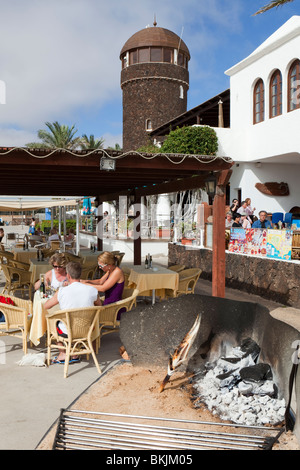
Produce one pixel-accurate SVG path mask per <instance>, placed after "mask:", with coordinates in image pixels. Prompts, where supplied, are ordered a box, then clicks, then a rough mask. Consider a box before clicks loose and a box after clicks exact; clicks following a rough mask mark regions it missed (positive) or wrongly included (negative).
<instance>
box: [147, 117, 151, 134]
mask: <svg viewBox="0 0 300 470" xmlns="http://www.w3.org/2000/svg"><path fill="white" fill-rule="evenodd" d="M146 131H149V132H150V131H152V121H151V119H146Z"/></svg>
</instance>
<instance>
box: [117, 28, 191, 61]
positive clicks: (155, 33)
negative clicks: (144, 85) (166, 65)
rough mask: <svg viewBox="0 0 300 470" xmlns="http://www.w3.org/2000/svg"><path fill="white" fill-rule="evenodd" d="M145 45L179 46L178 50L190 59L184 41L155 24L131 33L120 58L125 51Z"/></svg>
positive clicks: (175, 47)
mask: <svg viewBox="0 0 300 470" xmlns="http://www.w3.org/2000/svg"><path fill="white" fill-rule="evenodd" d="M147 46H162V47H171V48H174V49H178V47H179V48H180V50H181V51H182V52H184V53H185V54H186V55H187V56H188V59H190V52H189V50H188V48H187V46H186V44H185V43H184V41H182V39H180V37H179V36H177V34H175V33H173V32H172V31H170V30H169V29H165V28H158V27H157V26H152V27H148V28H145V29H142V30H141V31H138V32H137V33H135V34H133V36H131V37H130V38H129V39H128V41H126V43H125V44H124V46H123V48H122V50H121V53H120V58H121V57H122V56H123V54H124V53H125V52H127V51H130V50H132V49H136V48H140V47H147Z"/></svg>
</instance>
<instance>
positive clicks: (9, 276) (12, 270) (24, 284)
mask: <svg viewBox="0 0 300 470" xmlns="http://www.w3.org/2000/svg"><path fill="white" fill-rule="evenodd" d="M1 267H2V270H3V274H4V276H5V280H6V283H5V286H4V289H3V291H2V293H7V294H8V295H10V293H11V292H13V293H14V292H16V291H18V290H20V291H22V296H23V297H24V293H25V291H26V290H28V295H29V299H30V300H31V298H32V292H31V288H32V287H33V286H32V283H31V272H30V271H27V270H25V269H21V268H17V267H15V266H11V265H10V264H2V265H1Z"/></svg>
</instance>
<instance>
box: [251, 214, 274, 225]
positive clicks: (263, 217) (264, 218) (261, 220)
mask: <svg viewBox="0 0 300 470" xmlns="http://www.w3.org/2000/svg"><path fill="white" fill-rule="evenodd" d="M258 216H259V219H258V220H256V221H255V222H253V224H252V228H272V224H271V222H270V221H269V220H268V219H267V211H259V214H258Z"/></svg>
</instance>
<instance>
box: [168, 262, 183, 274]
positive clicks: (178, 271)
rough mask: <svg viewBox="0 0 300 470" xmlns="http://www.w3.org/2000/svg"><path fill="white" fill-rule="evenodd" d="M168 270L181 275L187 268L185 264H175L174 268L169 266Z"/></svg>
mask: <svg viewBox="0 0 300 470" xmlns="http://www.w3.org/2000/svg"><path fill="white" fill-rule="evenodd" d="M168 269H170V270H171V271H175V272H176V273H180V271H183V270H184V269H185V266H184V264H174V265H173V266H169V267H168Z"/></svg>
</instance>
